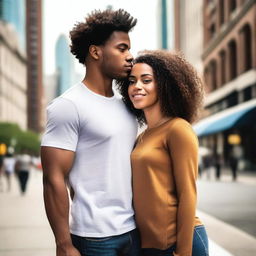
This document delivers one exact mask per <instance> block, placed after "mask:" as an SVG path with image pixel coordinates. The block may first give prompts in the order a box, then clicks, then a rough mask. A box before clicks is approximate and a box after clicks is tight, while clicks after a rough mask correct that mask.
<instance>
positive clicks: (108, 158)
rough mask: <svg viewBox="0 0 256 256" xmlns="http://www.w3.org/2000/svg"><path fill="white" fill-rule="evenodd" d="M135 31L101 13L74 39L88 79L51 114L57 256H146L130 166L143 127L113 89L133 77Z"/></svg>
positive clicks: (47, 180) (49, 190) (117, 15)
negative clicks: (142, 254)
mask: <svg viewBox="0 0 256 256" xmlns="http://www.w3.org/2000/svg"><path fill="white" fill-rule="evenodd" d="M135 24H136V20H135V19H134V18H133V17H132V16H131V15H130V14H129V13H127V12H126V11H124V10H122V9H119V10H117V11H114V10H110V9H108V10H105V11H94V12H93V13H92V14H90V15H89V16H88V17H86V19H85V21H84V22H80V23H78V24H76V25H75V27H74V28H73V30H72V31H71V32H70V37H71V52H72V53H73V54H74V55H75V56H76V58H77V59H78V60H79V62H80V63H82V64H84V65H85V67H86V75H85V78H84V80H83V81H82V82H81V83H78V84H77V85H75V86H73V87H71V89H69V90H68V91H67V92H65V93H64V94H63V95H61V96H60V97H58V98H57V99H55V100H54V101H53V102H52V103H51V104H50V105H49V106H48V108H47V114H48V122H47V127H46V132H45V134H44V136H43V139H42V144H41V145H42V147H41V159H42V166H43V182H44V201H45V207H46V212H47V216H48V219H49V222H50V224H51V227H52V229H53V232H54V235H55V240H56V245H57V256H64V255H70V256H80V255H86V256H101V255H102V256H103V255H109V256H114V255H123V256H137V255H139V250H140V244H139V236H138V232H137V230H136V226H135V221H134V211H133V208H132V186H131V163H130V153H131V151H132V148H133V144H134V141H135V138H136V134H137V123H136V120H135V118H134V117H133V116H132V115H131V114H130V113H129V112H128V110H127V109H126V107H125V105H124V104H123V102H122V100H121V99H120V97H118V95H115V93H114V91H113V89H112V82H113V79H117V78H124V77H127V76H128V74H129V72H130V71H131V67H132V59H133V57H132V55H131V53H130V39H129V35H128V32H129V31H130V30H131V29H132V28H133V27H134V26H135ZM67 180H68V183H69V184H70V186H71V191H73V193H72V197H73V201H72V205H71V215H72V218H71V223H70V226H69V198H68V193H67V189H66V184H67ZM70 233H71V234H70Z"/></svg>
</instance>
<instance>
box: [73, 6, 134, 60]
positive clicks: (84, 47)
mask: <svg viewBox="0 0 256 256" xmlns="http://www.w3.org/2000/svg"><path fill="white" fill-rule="evenodd" d="M136 23H137V19H134V18H133V17H132V16H131V15H130V14H129V13H128V12H126V11H125V10H123V9H119V10H116V11H113V10H111V9H107V10H105V11H100V10H94V11H93V12H92V13H91V14H90V15H88V17H86V18H85V22H79V23H77V24H75V26H74V27H73V29H72V30H71V31H70V39H71V45H70V49H71V52H72V54H73V55H74V56H75V57H76V58H77V59H78V60H79V62H80V63H82V64H84V63H85V59H86V57H87V55H88V51H89V47H90V45H103V44H104V43H105V42H106V41H107V40H108V39H109V37H110V36H111V34H112V33H113V32H114V31H122V32H126V33H128V32H129V31H130V30H132V28H133V27H134V26H135V25H136Z"/></svg>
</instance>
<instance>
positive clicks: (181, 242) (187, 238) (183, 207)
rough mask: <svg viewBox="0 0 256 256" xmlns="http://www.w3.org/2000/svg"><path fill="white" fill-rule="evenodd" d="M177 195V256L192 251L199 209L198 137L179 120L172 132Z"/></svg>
mask: <svg viewBox="0 0 256 256" xmlns="http://www.w3.org/2000/svg"><path fill="white" fill-rule="evenodd" d="M168 141H169V147H170V152H171V159H172V163H173V172H174V181H175V185H176V193H177V199H178V210H177V223H176V224H177V245H176V252H175V254H174V255H176V256H191V255H192V240H193V232H194V225H195V211H196V178H197V172H198V140H197V137H196V136H195V134H194V132H193V130H192V128H191V126H190V124H189V123H187V122H185V121H178V122H176V123H175V124H174V125H173V126H172V129H171V132H170V135H169V140H168Z"/></svg>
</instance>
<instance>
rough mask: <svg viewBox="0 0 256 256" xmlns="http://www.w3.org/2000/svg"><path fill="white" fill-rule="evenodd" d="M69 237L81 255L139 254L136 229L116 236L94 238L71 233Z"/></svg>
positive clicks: (136, 255)
mask: <svg viewBox="0 0 256 256" xmlns="http://www.w3.org/2000/svg"><path fill="white" fill-rule="evenodd" d="M71 238H72V242H73V245H74V246H75V247H76V248H77V250H78V251H79V252H80V253H81V255H82V256H139V255H140V237H139V232H138V231H137V229H135V230H132V231H130V232H127V233H125V234H122V235H118V236H110V237H103V238H95V237H80V236H76V235H73V234H71Z"/></svg>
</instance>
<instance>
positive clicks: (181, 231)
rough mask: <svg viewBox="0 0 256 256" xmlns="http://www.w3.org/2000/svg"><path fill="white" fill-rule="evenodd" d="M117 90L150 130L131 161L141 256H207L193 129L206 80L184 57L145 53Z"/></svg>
mask: <svg viewBox="0 0 256 256" xmlns="http://www.w3.org/2000/svg"><path fill="white" fill-rule="evenodd" d="M118 85H119V89H120V90H121V94H122V96H123V99H124V102H125V103H126V104H127V107H128V108H129V109H130V110H131V111H132V112H133V113H134V114H135V115H136V117H137V119H138V121H139V122H140V123H141V124H147V129H146V130H145V131H144V132H142V133H141V134H140V135H139V137H138V139H137V143H136V146H135V148H134V150H133V152H132V155H131V161H132V171H133V175H132V177H133V198H134V209H135V218H136V222H137V225H138V228H139V231H140V234H141V243H142V255H145V256H150V255H152V256H153V255H154V256H155V255H163V256H165V255H166V256H167V255H168V256H170V255H184V256H185V255H187V256H188V255H189V256H191V255H193V256H202V255H208V238H207V234H206V230H205V228H204V226H203V224H202V222H201V221H200V220H199V219H198V218H197V217H196V216H195V211H196V178H197V175H198V139H197V137H196V135H195V133H194V132H193V129H192V127H191V124H190V123H191V122H192V121H193V120H194V118H195V115H196V113H197V111H198V108H199V106H200V105H201V100H202V83H201V80H200V79H199V77H198V75H197V73H196V72H195V70H194V69H193V67H192V66H191V65H190V64H189V63H187V62H186V60H185V59H184V58H183V57H181V56H180V55H178V54H176V53H171V52H167V51H145V52H143V53H141V55H139V56H138V57H137V58H136V59H135V62H134V66H133V68H132V71H131V74H130V75H129V78H128V79H127V80H124V81H120V82H119V84H118Z"/></svg>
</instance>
